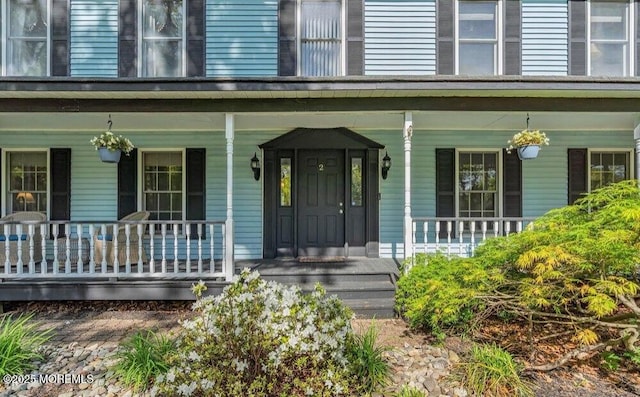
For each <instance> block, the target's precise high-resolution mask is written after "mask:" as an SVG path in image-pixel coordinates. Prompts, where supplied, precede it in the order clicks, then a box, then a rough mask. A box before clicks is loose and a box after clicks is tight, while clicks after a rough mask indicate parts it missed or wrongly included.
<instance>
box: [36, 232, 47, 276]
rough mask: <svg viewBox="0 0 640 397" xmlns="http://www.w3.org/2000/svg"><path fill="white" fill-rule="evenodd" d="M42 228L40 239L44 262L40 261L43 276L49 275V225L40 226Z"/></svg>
mask: <svg viewBox="0 0 640 397" xmlns="http://www.w3.org/2000/svg"><path fill="white" fill-rule="evenodd" d="M38 227H39V228H40V235H39V236H38V238H39V239H40V248H41V251H42V260H41V261H40V273H42V274H47V266H48V263H47V241H46V236H47V232H46V230H47V229H46V227H47V225H45V224H43V223H41V224H40V225H39V226H38Z"/></svg>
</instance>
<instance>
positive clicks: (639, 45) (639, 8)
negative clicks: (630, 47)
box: [635, 0, 640, 76]
mask: <svg viewBox="0 0 640 397" xmlns="http://www.w3.org/2000/svg"><path fill="white" fill-rule="evenodd" d="M635 6H636V15H635V21H636V26H638V21H640V19H638V18H640V0H636V1H635ZM635 31H636V43H635V47H636V71H635V72H636V76H640V29H638V28H636V29H635Z"/></svg>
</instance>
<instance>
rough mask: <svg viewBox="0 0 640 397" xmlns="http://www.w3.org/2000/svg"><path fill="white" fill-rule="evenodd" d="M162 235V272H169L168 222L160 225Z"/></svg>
mask: <svg viewBox="0 0 640 397" xmlns="http://www.w3.org/2000/svg"><path fill="white" fill-rule="evenodd" d="M160 235H161V236H162V262H161V263H162V274H167V224H166V223H163V224H162V225H161V226H160Z"/></svg>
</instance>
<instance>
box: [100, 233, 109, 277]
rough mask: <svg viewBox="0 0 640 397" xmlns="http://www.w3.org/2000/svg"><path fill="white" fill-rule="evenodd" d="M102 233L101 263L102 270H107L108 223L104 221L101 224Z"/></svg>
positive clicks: (103, 271)
mask: <svg viewBox="0 0 640 397" xmlns="http://www.w3.org/2000/svg"><path fill="white" fill-rule="evenodd" d="M100 234H101V235H102V261H101V262H102V263H100V272H101V273H102V274H105V273H106V272H107V255H108V253H107V225H105V224H104V223H103V224H102V225H101V226H100Z"/></svg>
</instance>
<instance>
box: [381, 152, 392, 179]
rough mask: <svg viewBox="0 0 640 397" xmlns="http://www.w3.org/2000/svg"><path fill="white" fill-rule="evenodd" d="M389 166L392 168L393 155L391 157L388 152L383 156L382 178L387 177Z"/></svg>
mask: <svg viewBox="0 0 640 397" xmlns="http://www.w3.org/2000/svg"><path fill="white" fill-rule="evenodd" d="M389 168H391V157H389V152H386V153H385V154H384V157H383V158H382V179H387V174H388V173H389Z"/></svg>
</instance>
